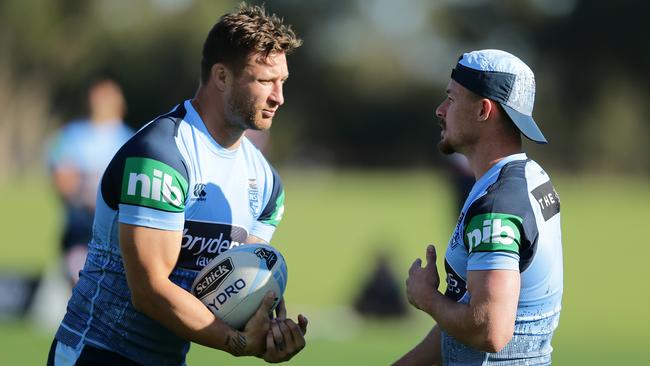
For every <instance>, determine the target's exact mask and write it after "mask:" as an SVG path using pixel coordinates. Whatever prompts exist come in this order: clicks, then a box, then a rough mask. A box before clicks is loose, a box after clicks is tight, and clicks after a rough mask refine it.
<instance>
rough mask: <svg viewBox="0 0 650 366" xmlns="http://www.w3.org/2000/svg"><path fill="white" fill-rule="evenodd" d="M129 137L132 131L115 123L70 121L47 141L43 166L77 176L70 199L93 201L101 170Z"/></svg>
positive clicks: (102, 170)
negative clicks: (76, 188)
mask: <svg viewBox="0 0 650 366" xmlns="http://www.w3.org/2000/svg"><path fill="white" fill-rule="evenodd" d="M132 135H133V130H131V129H130V128H129V127H127V126H126V125H124V124H123V123H122V122H119V121H114V122H104V123H92V122H91V121H88V120H77V121H73V122H71V123H70V124H68V125H66V126H65V127H63V128H62V129H61V132H59V133H58V134H57V135H56V137H55V138H53V139H52V140H51V141H50V144H49V149H48V156H47V163H48V165H49V167H50V168H51V169H56V168H60V167H70V168H73V169H75V170H76V171H78V172H79V174H80V178H81V182H80V186H79V191H78V192H77V194H76V195H75V196H74V197H73V199H79V200H81V199H83V198H84V197H85V195H88V194H91V195H92V196H91V198H94V195H95V192H96V191H97V185H98V183H99V178H100V177H101V175H102V173H103V172H104V169H106V166H107V165H108V163H109V162H110V161H111V158H112V157H113V155H115V153H116V152H117V150H118V149H119V148H120V146H122V144H124V142H126V140H128V139H129V138H130V137H131V136H132ZM91 202H92V201H91ZM71 204H73V205H74V204H82V203H77V202H71Z"/></svg>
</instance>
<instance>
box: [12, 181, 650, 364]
mask: <svg viewBox="0 0 650 366" xmlns="http://www.w3.org/2000/svg"><path fill="white" fill-rule="evenodd" d="M281 173H282V174H283V177H284V182H285V187H286V191H287V212H286V216H285V218H284V221H283V222H282V224H281V225H280V227H279V229H278V231H277V233H276V235H275V237H274V244H275V245H276V246H278V247H279V248H280V250H281V251H282V252H283V254H284V255H285V258H286V260H287V263H288V266H289V283H288V288H287V292H286V300H287V303H288V308H289V313H290V315H295V314H296V313H298V312H302V313H305V314H306V315H307V316H308V317H309V319H310V330H309V333H308V336H307V341H308V346H307V348H306V349H305V350H304V351H303V352H302V353H301V354H299V355H298V356H296V358H295V359H294V360H293V361H292V362H291V363H292V364H296V365H332V364H341V365H350V364H372V365H375V364H388V363H390V362H391V361H392V360H394V359H395V358H397V357H398V356H399V355H401V354H402V353H403V352H405V351H406V350H408V349H409V347H411V346H412V345H414V344H415V343H416V342H417V341H419V340H420V339H421V338H422V337H423V336H424V334H425V333H426V332H427V330H428V328H429V327H430V326H431V325H432V322H431V321H430V320H429V319H428V318H427V317H426V316H425V315H423V314H421V313H418V312H412V313H411V315H410V316H409V318H408V319H405V320H402V321H389V322H387V321H384V322H380V321H363V320H361V319H359V318H357V317H355V316H354V315H353V314H351V313H350V311H349V310H347V309H348V306H349V304H350V303H351V302H352V301H353V298H354V296H355V295H356V293H357V289H358V288H359V286H360V284H361V283H362V281H363V280H364V279H365V278H366V276H367V275H368V273H369V271H370V270H371V269H372V267H373V264H374V260H375V258H376V256H377V255H378V254H379V253H380V252H384V253H388V254H389V255H391V257H392V263H391V264H392V266H393V268H394V270H395V273H396V275H397V277H398V280H399V281H400V283H402V281H403V280H404V278H405V275H406V270H407V268H408V267H409V266H410V264H411V263H412V261H413V260H414V259H415V258H416V257H422V256H423V254H424V248H425V245H426V244H427V243H429V242H433V243H436V244H437V245H438V249H439V253H444V247H445V244H446V241H447V239H448V237H449V234H450V233H451V230H452V226H453V224H454V222H455V216H456V214H457V213H456V212H454V210H455V209H454V208H453V207H452V206H453V202H452V198H451V195H450V192H449V189H448V187H447V185H446V184H445V181H444V180H442V179H441V178H440V177H438V176H436V175H434V174H431V173H429V172H419V171H415V172H410V171H403V172H372V173H369V172H337V171H307V172H299V171H284V172H281ZM554 183H555V186H556V188H557V189H558V191H559V193H560V195H561V199H562V220H563V243H564V268H565V295H564V300H563V311H562V317H561V321H560V327H559V328H558V331H557V332H556V335H555V337H554V341H553V345H554V347H555V352H554V354H553V357H554V364H557V365H613V364H620V365H628V364H629V365H635V364H643V362H644V361H643V360H645V359H646V358H647V357H646V356H645V354H646V352H645V349H644V347H645V346H646V345H645V343H646V342H647V335H646V334H647V329H650V321H649V320H648V319H649V317H647V316H645V315H644V314H645V311H646V309H648V308H649V307H650V301H649V300H648V296H647V295H646V294H645V291H644V290H643V289H644V288H645V287H647V286H645V285H643V282H642V281H643V280H644V279H645V278H647V277H648V275H649V274H650V270H649V269H648V266H647V265H646V264H645V262H646V258H648V257H649V256H650V248H649V247H648V240H647V238H648V234H647V231H648V230H650V225H649V223H650V210H649V209H648V207H650V182H648V181H644V180H638V179H611V178H610V179H604V178H600V177H598V178H595V177H589V178H586V177H585V178H574V177H558V176H556V177H555V180H554ZM0 195H2V196H3V197H4V198H3V202H5V204H6V205H8V206H6V207H12V210H13V211H12V213H11V214H7V211H5V214H4V216H3V217H0V222H2V223H3V229H4V232H5V235H4V238H3V239H2V240H0V248H1V249H2V256H0V269H6V268H13V269H17V270H21V271H29V272H37V271H40V270H42V269H43V268H44V267H45V266H46V265H47V264H48V263H50V262H51V261H52V260H53V258H56V256H57V244H56V238H57V235H58V232H57V230H58V229H57V228H58V224H59V213H58V211H57V204H56V200H55V198H54V197H53V196H52V192H51V190H50V189H49V188H48V186H47V184H45V183H43V179H32V180H23V181H21V182H18V184H12V185H8V184H5V185H4V186H0ZM19 204H20V206H19ZM439 263H441V261H439ZM0 295H2V294H0ZM51 336H52V333H51V331H47V330H41V329H39V328H36V327H34V326H33V325H30V324H29V323H27V322H24V321H18V322H11V323H6V322H5V323H0V345H1V346H0V365H14V364H44V360H45V357H46V355H47V350H48V347H49V343H50V341H51ZM188 363H189V364H190V365H211V364H228V365H248V364H251V365H252V364H260V362H259V361H258V360H255V359H250V358H238V359H235V358H232V357H231V356H229V355H227V354H223V353H220V352H218V351H215V350H210V349H207V348H205V347H201V346H196V345H193V346H192V350H191V351H190V355H189V358H188Z"/></svg>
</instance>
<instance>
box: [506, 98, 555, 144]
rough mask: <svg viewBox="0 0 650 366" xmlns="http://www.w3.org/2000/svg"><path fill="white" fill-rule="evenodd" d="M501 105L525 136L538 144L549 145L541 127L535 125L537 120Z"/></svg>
mask: <svg viewBox="0 0 650 366" xmlns="http://www.w3.org/2000/svg"><path fill="white" fill-rule="evenodd" d="M499 104H501V106H502V107H503V110H505V111H506V113H507V114H508V117H510V119H511V120H512V122H513V123H514V124H515V126H517V128H518V129H519V131H520V132H521V133H522V134H523V135H524V136H526V137H527V138H528V139H530V140H532V141H535V142H537V143H540V144H548V141H546V137H544V135H543V134H542V131H540V129H539V127H537V124H536V123H535V120H533V117H531V116H528V115H525V114H523V113H521V112H517V111H516V110H514V109H512V108H510V107H508V106H507V105H505V104H503V103H499Z"/></svg>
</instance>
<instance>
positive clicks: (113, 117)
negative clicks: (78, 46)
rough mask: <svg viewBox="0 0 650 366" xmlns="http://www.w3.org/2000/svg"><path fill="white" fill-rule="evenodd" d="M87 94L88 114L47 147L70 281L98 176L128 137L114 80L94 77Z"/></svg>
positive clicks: (86, 236) (84, 243)
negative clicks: (61, 216)
mask: <svg viewBox="0 0 650 366" xmlns="http://www.w3.org/2000/svg"><path fill="white" fill-rule="evenodd" d="M87 98H88V99H87V101H88V108H89V115H88V117H87V118H85V119H81V120H74V121H72V122H70V123H69V124H67V125H66V126H64V127H63V128H62V129H61V130H60V131H59V132H58V134H57V135H56V136H55V137H54V138H53V140H52V141H51V144H50V148H49V151H48V166H49V168H50V172H51V178H52V183H53V185H54V188H55V189H56V192H57V193H58V196H59V197H60V198H61V201H62V203H63V207H64V210H65V219H64V227H63V233H62V236H61V250H62V253H63V259H64V263H65V274H66V277H67V278H68V280H69V281H70V283H71V284H72V285H74V284H75V283H76V282H77V280H78V279H79V270H81V268H82V267H83V264H84V261H85V260H86V253H87V252H88V242H89V241H90V239H91V237H92V225H93V219H94V213H95V197H96V195H97V186H98V184H99V178H100V176H101V174H102V173H103V172H104V169H106V166H107V165H108V163H109V162H110V160H111V158H112V157H113V155H114V154H115V152H117V150H118V149H119V148H120V146H122V144H124V142H126V140H127V139H128V138H129V137H131V136H132V135H133V130H131V129H130V128H129V127H128V126H126V125H125V124H124V121H123V118H124V116H125V114H126V102H125V100H124V96H123V94H122V89H121V88H120V86H119V85H118V84H117V82H115V81H114V80H112V79H110V78H99V79H97V80H95V81H93V82H92V83H91V85H90V87H89V88H88V96H87Z"/></svg>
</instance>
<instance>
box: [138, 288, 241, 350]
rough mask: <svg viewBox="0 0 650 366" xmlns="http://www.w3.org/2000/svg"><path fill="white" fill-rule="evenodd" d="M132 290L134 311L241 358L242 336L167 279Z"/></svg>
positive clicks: (198, 341) (188, 337) (184, 336)
mask: <svg viewBox="0 0 650 366" xmlns="http://www.w3.org/2000/svg"><path fill="white" fill-rule="evenodd" d="M139 288H140V291H136V292H134V291H132V294H133V302H134V305H135V306H136V308H137V309H138V310H139V311H141V312H143V313H145V314H146V315H147V316H149V317H151V318H152V319H154V320H156V321H158V322H159V323H161V324H162V325H163V326H165V327H166V328H168V329H170V330H171V331H172V332H174V333H175V334H177V335H178V336H180V337H182V338H184V339H186V340H188V341H191V342H195V343H199V344H202V345H204V346H207V347H211V348H216V349H220V350H224V351H226V352H228V353H230V354H233V355H236V356H241V355H244V354H245V351H246V343H247V341H246V337H245V336H244V335H243V334H242V333H241V332H238V331H236V330H234V329H232V328H231V327H230V326H228V325H227V324H226V323H224V322H223V321H221V320H220V319H218V318H217V317H215V316H214V315H213V314H212V312H210V310H209V309H208V308H207V307H206V306H205V305H203V303H201V302H200V301H199V300H198V299H197V298H195V297H194V296H192V295H191V294H190V293H189V292H187V291H185V290H184V289H182V288H181V287H179V286H177V285H175V284H174V283H172V282H171V281H169V280H168V279H165V280H163V281H161V282H160V283H153V284H151V286H150V287H149V288H148V289H145V288H143V287H142V286H139Z"/></svg>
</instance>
